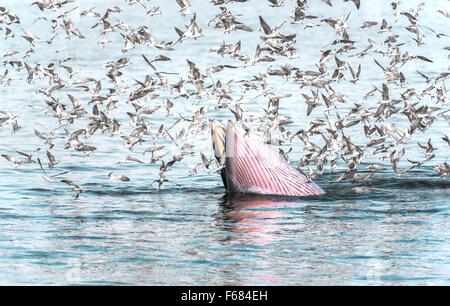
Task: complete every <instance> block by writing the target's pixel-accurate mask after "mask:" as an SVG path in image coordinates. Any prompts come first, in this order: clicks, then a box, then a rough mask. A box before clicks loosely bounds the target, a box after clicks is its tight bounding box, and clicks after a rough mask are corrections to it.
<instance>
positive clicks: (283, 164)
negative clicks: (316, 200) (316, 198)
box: [211, 120, 325, 197]
mask: <svg viewBox="0 0 450 306" xmlns="http://www.w3.org/2000/svg"><path fill="white" fill-rule="evenodd" d="M211 137H212V147H213V150H214V156H215V158H216V160H217V162H218V164H219V169H220V175H221V177H222V182H223V185H224V187H225V189H226V192H227V193H228V194H236V193H246V194H266V195H280V196H294V197H302V196H310V195H321V194H324V193H325V191H324V190H323V189H322V188H320V187H319V186H318V185H317V184H316V183H314V182H313V181H311V180H310V179H309V178H307V177H306V176H305V175H303V174H302V173H301V172H300V171H299V170H297V169H296V168H294V167H292V166H291V165H290V164H289V163H288V161H287V160H286V159H285V158H284V157H283V156H282V155H281V154H280V153H279V152H278V151H277V150H276V149H275V148H274V147H273V146H272V145H270V144H266V143H264V141H263V140H262V138H261V137H258V136H256V135H254V134H252V133H250V132H249V131H246V130H244V129H243V128H242V127H241V126H240V124H238V123H236V122H234V121H232V120H229V121H228V122H227V127H225V126H223V125H222V124H220V123H219V122H218V121H217V120H212V121H211Z"/></svg>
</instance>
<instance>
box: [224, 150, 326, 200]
mask: <svg viewBox="0 0 450 306" xmlns="http://www.w3.org/2000/svg"><path fill="white" fill-rule="evenodd" d="M275 153H276V152H275ZM228 162H229V163H230V164H233V163H239V164H241V165H242V164H245V161H244V160H241V161H239V162H237V161H236V160H233V159H229V161H228ZM253 162H254V163H255V160H253ZM286 164H287V163H286ZM284 166H286V165H284ZM256 167H258V166H257V165H253V169H255V168H256ZM289 167H291V166H289ZM235 170H236V168H235ZM292 170H293V171H291V173H289V172H285V173H282V174H279V175H278V176H277V177H276V178H274V176H273V175H271V174H270V172H271V171H274V170H273V168H272V169H268V168H266V169H263V170H262V171H267V172H268V173H267V174H265V175H261V176H259V177H256V176H254V174H253V173H252V172H249V173H245V174H244V173H242V169H241V170H237V171H241V173H240V174H239V175H233V173H232V171H233V170H232V168H231V167H230V171H228V173H226V177H227V180H226V185H225V186H226V189H227V193H228V194H236V193H245V194H260V195H279V196H293V197H304V196H311V195H321V194H324V193H325V192H324V191H323V190H322V188H320V187H319V186H318V185H316V184H315V183H314V182H312V181H310V182H308V181H307V179H306V177H304V176H303V175H302V174H301V173H299V172H298V171H297V170H296V169H295V168H292ZM274 172H275V171H274ZM245 176H247V177H249V178H250V179H249V180H250V181H247V182H245V178H244V179H242V177H245ZM239 179H241V182H243V183H244V184H242V183H241V182H239Z"/></svg>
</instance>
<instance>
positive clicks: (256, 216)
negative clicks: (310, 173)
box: [221, 194, 298, 245]
mask: <svg viewBox="0 0 450 306" xmlns="http://www.w3.org/2000/svg"><path fill="white" fill-rule="evenodd" d="M295 200H296V199H295V198H292V200H289V198H287V197H277V196H264V195H249V194H239V195H231V196H225V197H224V198H223V202H222V203H221V207H222V210H223V217H224V218H225V219H226V221H228V222H231V223H232V225H231V230H230V231H231V232H234V233H240V234H242V235H239V236H236V241H237V242H239V243H242V244H252V245H266V244H269V243H273V242H275V241H277V240H278V235H277V233H279V232H280V231H281V230H283V229H285V228H286V226H287V225H283V224H282V223H280V222H279V220H280V219H282V218H283V217H285V213H283V209H284V208H286V207H292V206H294V205H298V203H296V202H295Z"/></svg>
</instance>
